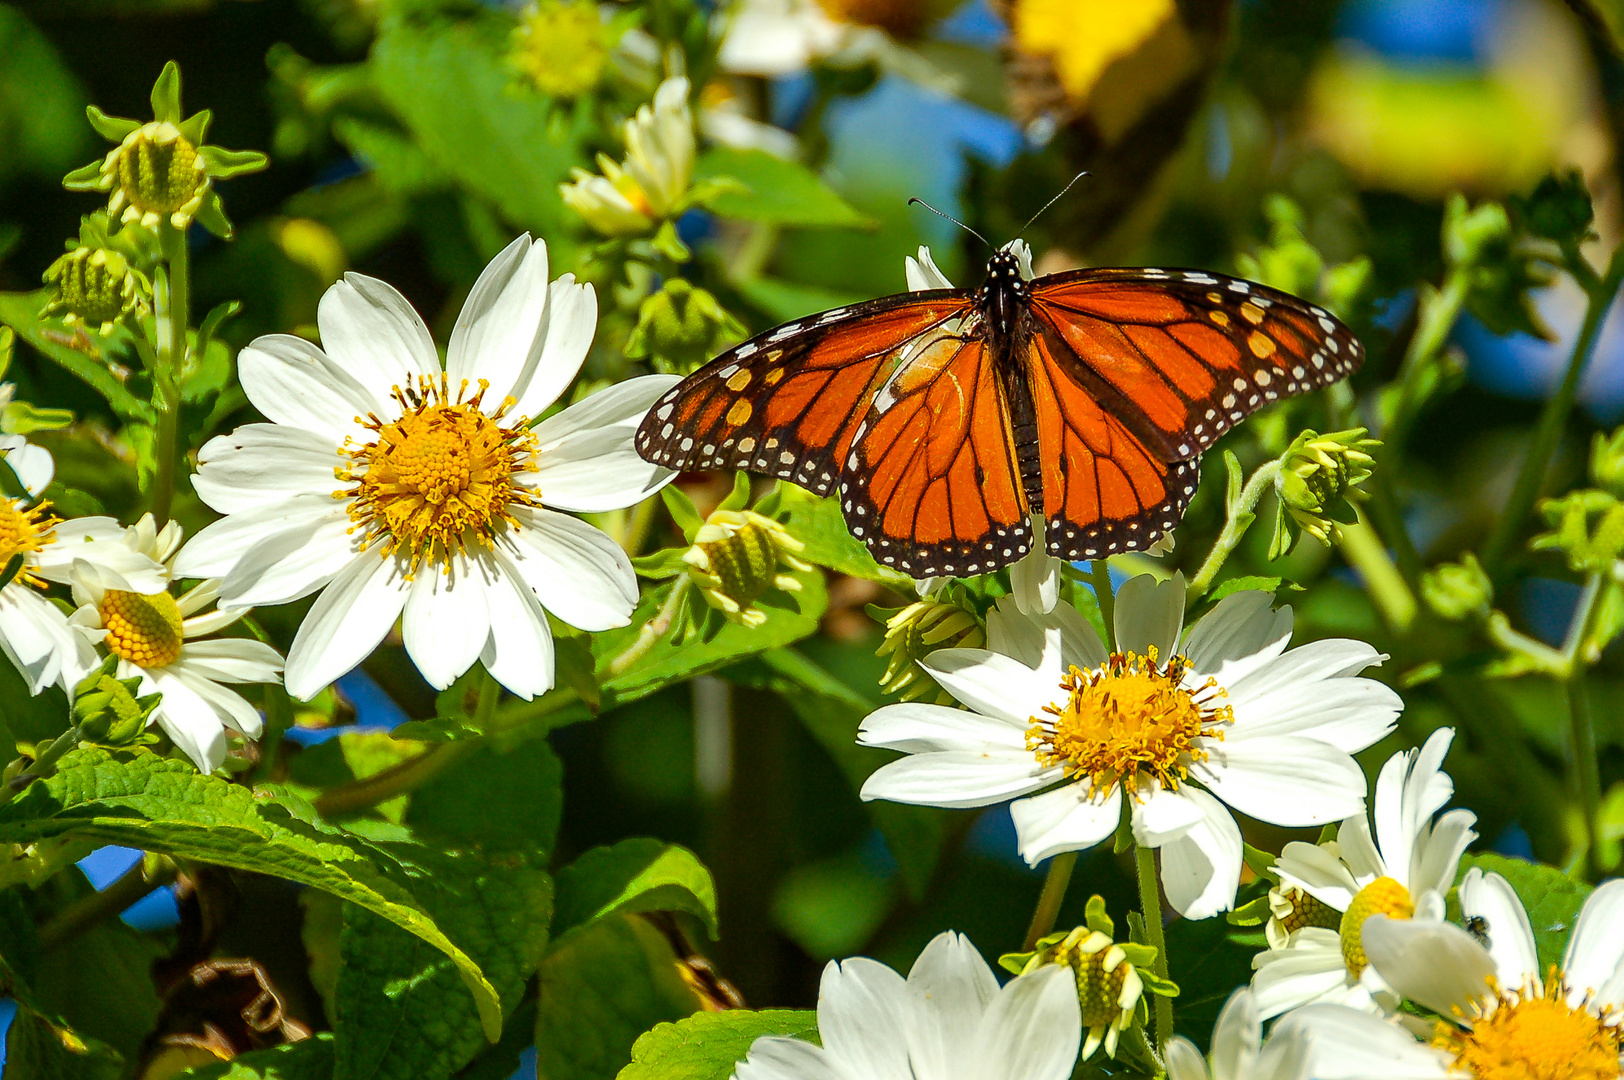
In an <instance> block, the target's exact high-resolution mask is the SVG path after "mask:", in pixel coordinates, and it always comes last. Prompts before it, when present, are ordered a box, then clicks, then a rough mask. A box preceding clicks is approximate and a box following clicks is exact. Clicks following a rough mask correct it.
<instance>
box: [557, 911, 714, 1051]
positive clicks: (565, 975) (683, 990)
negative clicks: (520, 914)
mask: <svg viewBox="0 0 1624 1080" xmlns="http://www.w3.org/2000/svg"><path fill="white" fill-rule="evenodd" d="M537 986H538V995H537V1009H536V1030H535V1036H536V1076H537V1080H613V1077H614V1076H615V1075H616V1074H617V1073H618V1072H620V1071H621V1070H622V1069H624V1068H625V1067H626V1065H627V1063H628V1062H630V1061H631V1059H632V1046H633V1044H635V1043H636V1042H637V1040H638V1037H639V1036H641V1035H642V1034H643V1033H644V1032H646V1031H647V1030H648V1029H649V1028H651V1027H653V1026H654V1025H656V1024H659V1023H662V1022H669V1021H672V1020H680V1019H681V1018H682V1017H685V1016H688V1015H690V1014H691V1013H693V1012H695V1011H696V1010H697V1009H698V1008H699V999H698V998H697V997H695V996H694V993H693V991H692V990H690V989H688V987H687V986H686V984H684V983H683V981H682V978H681V977H680V976H679V975H678V973H677V959H676V957H675V956H674V955H673V954H672V952H671V947H670V945H669V944H668V943H667V942H666V940H665V938H664V937H663V936H662V935H661V934H660V932H659V931H658V930H656V929H655V928H654V927H652V926H650V925H649V923H648V922H647V921H646V920H644V919H641V918H638V917H637V916H618V917H615V918H611V919H607V920H604V921H602V922H598V923H594V924H592V925H591V926H589V927H585V928H582V929H581V930H580V931H579V932H577V933H574V934H571V935H569V936H568V937H566V938H564V939H563V940H561V941H559V943H558V944H557V945H556V946H555V947H554V948H553V949H552V950H551V951H549V953H548V954H547V958H546V959H545V960H544V961H542V965H541V971H540V973H539V977H538V979H537Z"/></svg>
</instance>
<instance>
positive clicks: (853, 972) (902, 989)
mask: <svg viewBox="0 0 1624 1080" xmlns="http://www.w3.org/2000/svg"><path fill="white" fill-rule="evenodd" d="M906 1011H907V984H906V983H905V982H903V979H902V976H901V975H898V974H897V973H896V972H894V971H892V970H891V969H890V968H888V967H886V966H885V965H884V964H880V963H876V962H875V961H873V960H870V959H868V958H867V957H863V956H858V957H853V958H852V959H850V960H847V961H845V962H844V963H841V964H835V963H831V964H829V966H828V967H825V968H824V969H823V980H822V982H821V984H820V985H819V987H818V1038H819V1039H820V1040H821V1041H822V1042H823V1048H824V1049H825V1050H827V1051H828V1052H829V1054H830V1056H832V1057H834V1058H835V1059H837V1060H838V1061H839V1062H840V1063H841V1065H842V1066H843V1070H842V1071H844V1072H846V1073H847V1074H848V1075H851V1076H854V1077H865V1078H867V1077H872V1078H874V1080H908V1078H909V1077H910V1076H911V1075H912V1074H911V1073H910V1071H909V1068H908V1041H907V1030H908V1028H907V1019H908V1018H907V1015H906Z"/></svg>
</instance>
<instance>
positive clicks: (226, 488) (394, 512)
mask: <svg viewBox="0 0 1624 1080" xmlns="http://www.w3.org/2000/svg"><path fill="white" fill-rule="evenodd" d="M318 320H319V323H320V326H321V331H322V341H323V343H324V345H325V351H323V349H318V348H317V347H315V346H314V345H312V344H310V343H309V342H307V341H305V340H303V339H302V338H296V337H292V336H289V335H286V334H273V335H270V336H268V337H261V338H257V339H256V340H255V341H254V342H253V344H251V345H249V346H248V347H247V348H246V349H244V350H243V351H242V353H241V354H240V356H239V358H238V368H239V370H240V373H241V378H242V385H243V389H244V390H245V391H246V392H247V394H248V398H249V400H250V401H252V402H253V403H254V405H255V407H257V408H258V409H259V411H260V412H262V413H264V414H265V415H266V416H267V417H269V418H270V420H271V421H272V422H271V423H268V424H249V425H246V426H244V427H241V428H238V429H237V430H236V431H234V432H232V433H231V434H230V435H226V436H221V437H219V438H215V439H211V440H210V441H209V442H208V443H207V444H206V445H205V446H204V447H203V450H202V452H201V453H200V454H199V460H200V461H201V462H202V466H201V468H200V469H199V470H198V473H197V475H196V477H195V478H194V485H195V486H196V488H197V492H198V494H199V495H200V496H201V497H202V498H203V501H204V502H206V503H208V504H209V505H210V506H212V507H214V509H216V510H218V511H220V512H221V513H223V514H225V515H226V516H225V517H224V518H223V519H222V520H220V521H217V522H215V523H214V524H213V525H210V526H209V527H208V528H206V529H204V530H203V531H202V532H200V533H199V534H198V535H197V536H195V537H193V538H192V540H191V542H190V543H188V544H187V545H186V548H185V550H183V551H182V552H181V553H180V557H179V559H178V560H177V561H176V572H177V573H178V574H179V575H180V576H183V577H199V578H208V577H221V578H224V581H223V582H222V583H221V586H220V596H221V602H222V603H224V604H226V605H228V606H231V607H245V606H250V605H266V604H285V603H287V602H289V601H291V600H296V599H298V598H299V597H301V596H307V595H309V594H310V593H313V592H316V591H318V590H323V591H322V594H321V596H320V598H318V599H317V601H316V603H315V606H314V607H312V608H311V609H310V613H309V614H308V615H306V616H305V620H304V622H303V624H301V625H300V627H299V632H298V635H297V636H296V637H295V638H294V641H293V646H292V648H291V649H289V650H288V666H287V675H286V678H287V686H288V690H289V691H290V692H291V693H293V694H296V695H298V696H299V697H301V698H305V699H307V700H308V699H309V698H311V697H313V696H314V695H315V694H316V693H317V692H319V691H320V690H321V689H322V687H324V686H326V685H327V684H328V683H330V682H332V681H333V680H334V679H336V678H337V677H338V676H340V675H342V674H343V673H344V672H346V671H348V670H349V669H350V668H352V667H354V666H355V665H356V664H358V663H360V662H361V660H362V659H363V658H365V657H366V655H367V654H368V653H370V652H371V651H372V650H373V648H374V647H375V646H376V645H377V644H378V643H379V642H380V641H382V640H383V637H384V635H385V634H386V633H388V632H389V630H390V628H391V627H393V626H394V624H395V620H396V619H397V618H401V617H402V616H403V615H404V624H403V630H404V635H405V641H406V651H407V652H408V653H409V654H410V655H411V658H412V661H413V662H414V663H415V664H416V665H417V667H418V670H419V671H421V672H422V673H423V677H424V678H425V679H427V680H428V681H429V682H430V683H431V684H432V685H434V686H436V687H440V688H444V687H446V686H449V685H451V683H452V681H453V680H455V679H456V678H457V676H459V675H461V674H462V673H463V672H464V671H466V670H468V668H469V667H470V666H471V665H472V664H473V663H474V661H475V660H478V661H480V662H481V663H483V664H484V665H485V668H486V670H488V671H489V672H490V673H491V675H493V676H494V677H495V678H496V680H497V681H498V682H500V683H501V684H502V685H504V686H506V687H507V688H508V689H509V690H511V691H513V693H515V694H517V695H519V696H520V697H523V698H526V699H528V698H530V697H532V696H533V695H535V694H539V693H542V692H544V691H546V690H548V689H550V688H551V687H552V685H553V644H552V633H551V631H550V630H549V629H548V626H547V612H549V611H550V612H552V613H553V614H554V615H556V616H557V617H558V618H560V619H562V620H563V621H565V622H567V623H570V624H571V625H573V626H577V627H580V628H581V629H583V630H607V629H609V628H610V627H615V626H624V625H626V624H627V622H629V621H630V617H631V612H632V609H633V608H634V607H635V606H636V604H637V578H636V576H635V574H634V573H633V572H632V564H631V560H630V559H629V558H627V556H626V553H625V552H624V551H622V550H621V548H620V546H619V545H618V544H616V543H615V542H614V541H613V540H612V539H610V538H609V537H608V536H607V535H605V534H604V533H603V532H601V531H599V530H598V529H595V528H593V527H592V526H590V525H587V524H586V523H585V522H582V521H581V520H580V519H578V518H574V517H571V516H569V515H568V514H566V513H561V512H560V511H565V510H568V511H576V512H586V513H590V512H599V511H606V510H614V509H619V508H622V507H626V506H631V505H633V504H635V503H637V502H640V501H642V500H643V499H645V498H647V497H648V496H649V495H650V494H652V493H653V492H655V491H657V490H659V488H660V487H661V486H663V485H664V484H665V483H666V482H667V481H668V480H669V479H670V478H671V476H672V475H673V474H672V473H671V472H670V471H669V470H666V469H661V468H659V467H658V466H654V465H650V464H647V463H646V462H644V461H643V460H642V459H641V458H639V457H638V456H637V452H636V450H634V449H633V447H632V434H633V433H634V432H635V431H636V430H637V425H638V424H639V423H640V422H641V420H642V418H643V414H644V413H645V412H646V411H647V410H648V407H649V405H651V404H652V403H653V402H654V400H655V399H656V398H658V397H659V396H660V395H661V394H662V393H664V392H665V391H666V390H668V389H670V388H671V386H672V385H673V384H674V383H675V382H676V381H677V379H676V376H672V375H649V376H645V377H643V378H639V379H631V380H628V381H626V382H623V383H620V384H618V385H616V386H612V387H610V388H609V389H607V390H604V391H603V392H601V393H598V394H594V395H592V396H591V397H589V398H587V399H586V400H584V401H582V402H579V403H578V404H576V405H572V406H571V407H569V408H567V409H565V410H564V411H563V412H560V413H558V414H557V415H555V416H550V417H548V418H547V419H545V420H543V421H541V422H540V423H539V424H536V425H535V426H534V427H532V426H531V420H532V418H534V417H538V416H540V415H541V414H542V412H543V411H544V410H546V409H547V407H548V406H549V405H551V404H552V403H553V401H554V400H556V399H557V398H558V397H559V396H560V395H561V394H562V393H563V392H564V390H565V389H566V388H567V387H568V386H569V385H570V383H571V382H573V381H574V379H575V376H576V373H577V372H578V371H579V370H580V368H581V362H582V361H583V360H584V359H585V357H586V352H587V348H588V346H589V345H590V344H591V342H592V335H593V332H594V330H595V328H596V323H597V298H596V296H595V294H594V293H593V291H592V287H591V286H590V285H578V284H576V283H575V279H574V277H573V275H569V274H566V275H564V276H563V277H562V278H560V279H558V280H557V281H555V282H553V283H552V284H551V286H549V285H548V283H547V245H546V244H545V243H542V242H540V241H537V242H536V243H534V244H532V243H531V241H530V237H529V236H528V235H527V236H522V237H520V238H519V239H517V240H515V241H514V242H513V243H511V244H509V245H508V246H507V248H505V249H504V250H503V251H502V253H501V254H499V255H498V256H497V257H496V258H495V259H493V260H492V261H491V264H490V265H489V266H487V267H486V268H485V272H484V273H483V274H481V275H480V278H479V280H478V281H477V282H475V284H474V288H473V291H472V292H471V293H469V295H468V300H467V301H466V302H465V303H464V304H463V309H462V314H461V315H459V316H458V317H457V324H456V327H455V328H454V329H453V330H452V332H451V344H450V349H449V352H448V355H447V359H446V366H445V368H444V370H442V369H441V367H440V361H439V357H438V355H437V354H436V352H435V348H434V342H433V340H432V339H430V337H429V331H428V327H426V326H425V325H424V324H423V320H422V319H421V318H419V317H418V315H417V312H415V311H413V310H412V308H411V305H410V304H408V303H407V302H406V299H405V297H403V296H401V295H400V294H399V293H398V292H396V291H395V290H394V289H393V288H391V287H390V286H388V285H386V284H385V283H383V282H381V281H378V280H377V279H375V278H370V277H365V276H362V275H360V274H346V275H345V277H344V280H343V281H340V282H339V283H337V284H336V285H334V286H333V287H332V288H330V289H328V290H327V293H326V295H325V296H323V297H322V302H321V307H320V310H319V311H318ZM335 475H336V476H337V478H338V479H337V483H336V484H335V482H334V476H335ZM335 487H336V490H335Z"/></svg>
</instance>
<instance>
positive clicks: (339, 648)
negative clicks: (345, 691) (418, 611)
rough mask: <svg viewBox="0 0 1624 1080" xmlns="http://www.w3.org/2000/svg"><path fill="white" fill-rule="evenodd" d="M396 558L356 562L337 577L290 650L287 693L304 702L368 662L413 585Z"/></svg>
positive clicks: (314, 607)
mask: <svg viewBox="0 0 1624 1080" xmlns="http://www.w3.org/2000/svg"><path fill="white" fill-rule="evenodd" d="M410 584H411V583H410V582H408V581H407V580H406V578H405V574H404V572H403V569H402V566H401V564H400V562H399V561H398V560H396V559H381V558H376V557H363V558H358V559H355V560H354V561H353V562H351V563H350V565H349V566H347V567H345V568H344V569H343V570H342V571H340V572H339V574H338V576H336V577H335V578H333V580H332V581H331V583H329V584H328V586H327V588H326V589H325V590H323V592H322V594H321V596H320V597H319V598H317V600H316V603H315V605H314V606H313V607H312V608H311V609H310V612H309V614H307V615H306V616H305V618H304V622H302V623H300V624H299V632H298V634H296V635H295V636H294V638H293V646H292V647H291V648H290V649H288V660H287V671H286V676H285V681H286V683H287V688H288V693H290V694H292V695H293V696H294V697H297V698H299V699H301V700H303V701H309V700H310V699H311V698H313V697H315V696H316V695H317V694H319V693H320V692H321V691H322V689H323V688H325V687H326V686H328V685H329V684H330V683H332V681H333V680H334V679H337V678H338V677H339V676H340V675H342V674H344V673H345V672H346V671H348V670H350V669H351V668H353V667H354V666H355V665H356V664H359V663H360V662H361V661H362V660H364V659H366V656H367V654H368V653H370V652H372V650H373V649H375V648H376V647H377V645H378V642H380V641H382V640H383V636H384V635H385V634H387V633H388V632H389V628H390V627H392V626H394V625H395V619H396V617H397V616H399V615H400V612H401V609H402V608H403V607H405V605H406V590H407V589H408V587H409V586H410Z"/></svg>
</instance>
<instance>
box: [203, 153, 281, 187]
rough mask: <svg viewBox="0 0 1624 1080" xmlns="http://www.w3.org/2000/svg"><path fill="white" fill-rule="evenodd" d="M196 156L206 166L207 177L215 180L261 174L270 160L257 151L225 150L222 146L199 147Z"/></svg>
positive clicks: (267, 166)
mask: <svg viewBox="0 0 1624 1080" xmlns="http://www.w3.org/2000/svg"><path fill="white" fill-rule="evenodd" d="M198 156H199V157H201V158H202V159H203V161H204V163H205V164H206V165H207V166H208V169H209V175H210V176H212V177H214V178H215V179H216V180H230V179H231V178H232V177H234V176H247V175H248V174H249V173H257V172H263V171H264V170H266V169H268V168H269V167H270V164H271V159H270V158H268V157H266V156H265V155H264V154H262V153H260V152H259V151H258V150H227V149H225V148H224V147H222V146H203V147H199V148H198Z"/></svg>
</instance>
